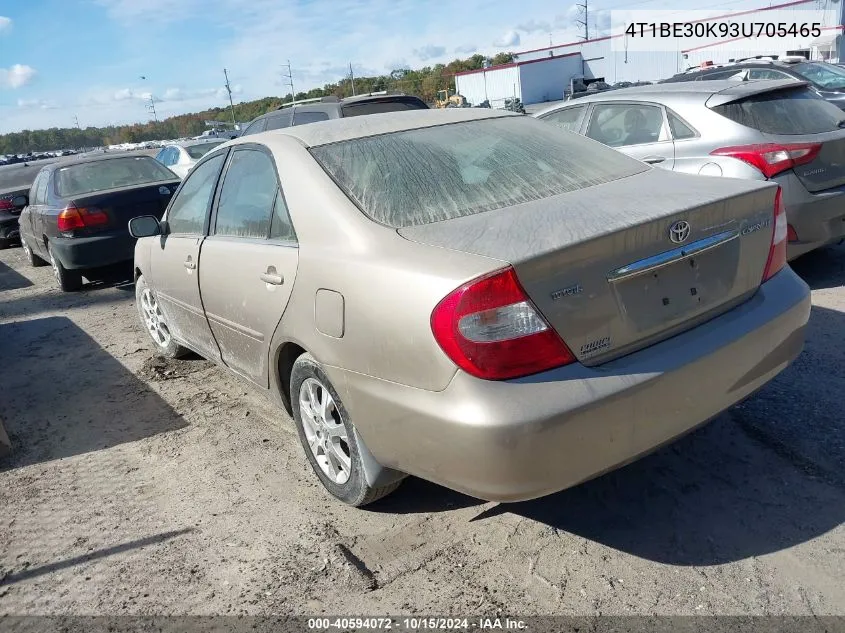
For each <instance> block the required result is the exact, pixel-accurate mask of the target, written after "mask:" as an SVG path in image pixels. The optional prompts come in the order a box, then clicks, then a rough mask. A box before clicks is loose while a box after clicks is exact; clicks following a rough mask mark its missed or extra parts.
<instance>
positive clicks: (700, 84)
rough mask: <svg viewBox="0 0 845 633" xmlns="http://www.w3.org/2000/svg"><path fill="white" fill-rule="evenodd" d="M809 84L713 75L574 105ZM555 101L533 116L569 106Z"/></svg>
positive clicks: (737, 95)
mask: <svg viewBox="0 0 845 633" xmlns="http://www.w3.org/2000/svg"><path fill="white" fill-rule="evenodd" d="M807 85H809V84H808V83H807V82H806V81H795V80H794V79H758V80H754V81H734V80H731V79H714V80H712V81H682V82H677V83H671V84H655V85H651V86H634V87H632V88H618V89H616V90H605V91H603V92H597V93H595V94H591V95H586V96H583V97H578V99H575V100H573V101H572V102H571V103H572V105H573V106H574V105H581V104H585V103H592V102H594V101H626V100H634V101H656V102H658V103H662V102H664V101H679V100H686V99H689V98H698V99H701V100H706V99H707V98H708V97H710V96H711V95H715V94H718V95H721V96H724V97H726V98H728V100H730V101H735V100H737V99H741V98H743V97H749V96H751V95H755V94H760V93H764V92H771V91H773V90H780V89H781V88H800V87H806V86H807ZM569 103H570V102H566V103H565V104H564V106H561V105H555V106H552V107H549V108H546V109H544V110H541V111H539V112H537V113H536V114H535V115H534V116H540V115H542V114H545V113H547V112H552V111H554V110H558V109H560V108H561V107H565V106H568V105H569Z"/></svg>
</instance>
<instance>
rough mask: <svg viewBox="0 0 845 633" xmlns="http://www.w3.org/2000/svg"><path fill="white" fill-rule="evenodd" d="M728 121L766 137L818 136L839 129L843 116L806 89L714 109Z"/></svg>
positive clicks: (840, 111)
mask: <svg viewBox="0 0 845 633" xmlns="http://www.w3.org/2000/svg"><path fill="white" fill-rule="evenodd" d="M713 110H714V111H715V112H718V113H719V114H721V115H722V116H724V117H727V118H728V119H730V120H731V121H734V122H736V123H739V124H740V125H745V126H746V127H750V128H754V129H755V130H760V131H761V132H764V133H766V134H819V133H821V132H832V131H834V130H838V129H839V125H840V123H841V122H842V121H843V120H845V114H843V112H842V110H840V109H839V108H837V107H836V106H835V105H833V104H831V103H828V102H827V101H825V100H824V99H822V98H821V97H819V96H818V95H816V94H815V93H814V92H811V91H810V90H808V89H801V90H783V91H779V92H768V93H765V94H761V95H755V96H753V97H748V98H746V99H742V100H741V101H734V102H732V103H726V104H724V105H719V106H714V107H713Z"/></svg>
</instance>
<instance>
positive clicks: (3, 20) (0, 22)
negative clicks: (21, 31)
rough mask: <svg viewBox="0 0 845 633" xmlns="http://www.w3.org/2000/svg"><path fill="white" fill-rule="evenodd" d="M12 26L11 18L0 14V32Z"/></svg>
mask: <svg viewBox="0 0 845 633" xmlns="http://www.w3.org/2000/svg"><path fill="white" fill-rule="evenodd" d="M11 26H12V20H11V18H7V17H4V16H2V15H0V33H2V32H3V31H5V30H6V29H8V28H9V27H11Z"/></svg>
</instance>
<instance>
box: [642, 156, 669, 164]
mask: <svg viewBox="0 0 845 633" xmlns="http://www.w3.org/2000/svg"><path fill="white" fill-rule="evenodd" d="M664 160H666V157H665V156H646V157H645V158H643V162H644V163H648V164H649V165H654V164H656V163H662V162H663V161H664Z"/></svg>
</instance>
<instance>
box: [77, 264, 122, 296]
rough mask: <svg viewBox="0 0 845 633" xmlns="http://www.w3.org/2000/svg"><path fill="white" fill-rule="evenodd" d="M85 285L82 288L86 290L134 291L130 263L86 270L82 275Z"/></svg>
mask: <svg viewBox="0 0 845 633" xmlns="http://www.w3.org/2000/svg"><path fill="white" fill-rule="evenodd" d="M83 276H84V277H85V279H86V281H87V283H85V284H84V285H83V286H82V290H83V292H84V291H86V290H101V289H103V288H116V289H118V290H123V291H126V292H134V291H135V275H134V268H133V264H132V262H126V263H123V264H114V265H112V266H106V267H103V268H93V269H88V270H86V271H85V272H84V273H83Z"/></svg>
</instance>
